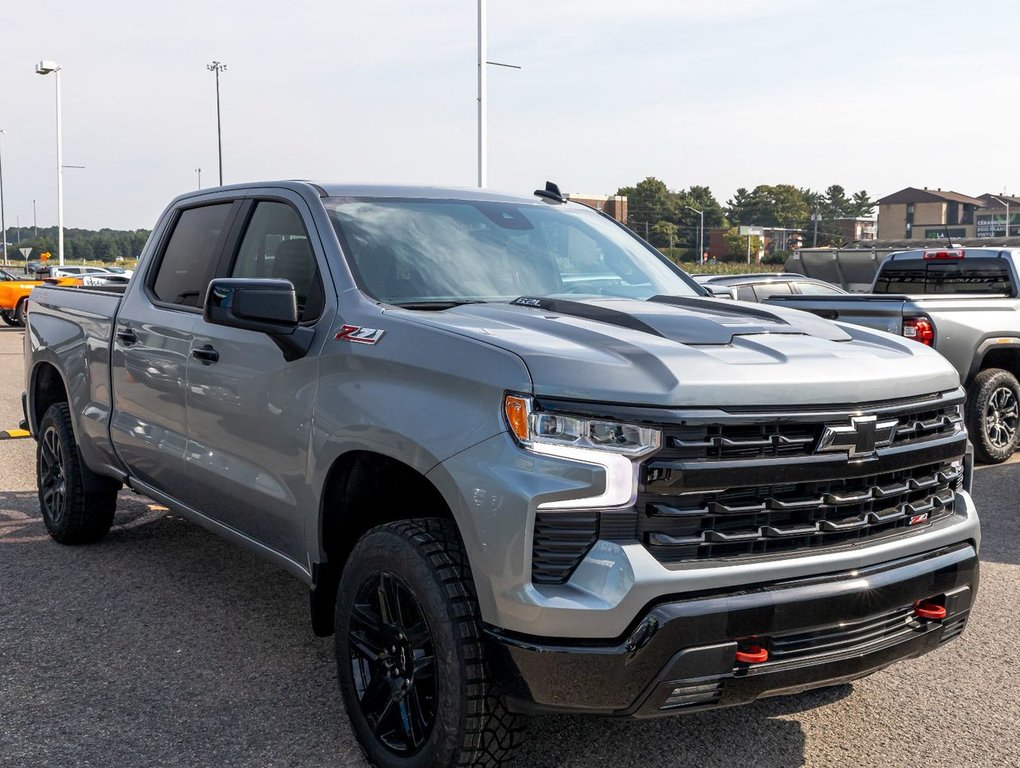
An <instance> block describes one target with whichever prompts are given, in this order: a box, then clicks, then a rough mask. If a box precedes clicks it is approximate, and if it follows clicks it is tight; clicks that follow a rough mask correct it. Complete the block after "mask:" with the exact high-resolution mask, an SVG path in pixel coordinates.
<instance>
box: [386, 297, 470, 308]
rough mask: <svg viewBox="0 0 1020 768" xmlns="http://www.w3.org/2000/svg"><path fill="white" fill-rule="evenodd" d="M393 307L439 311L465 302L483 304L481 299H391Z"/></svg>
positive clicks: (460, 305)
mask: <svg viewBox="0 0 1020 768" xmlns="http://www.w3.org/2000/svg"><path fill="white" fill-rule="evenodd" d="M389 303H390V304H392V305H393V306H394V307H400V308H401V309H425V310H435V311H440V310H444V309H450V308H452V307H463V306H465V305H466V304H485V303H486V302H485V301H483V300H481V299H436V300H434V301H392V302H389Z"/></svg>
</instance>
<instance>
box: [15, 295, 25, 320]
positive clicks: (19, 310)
mask: <svg viewBox="0 0 1020 768" xmlns="http://www.w3.org/2000/svg"><path fill="white" fill-rule="evenodd" d="M27 302H28V299H22V300H21V301H19V302H18V306H16V307H15V308H14V321H15V322H16V323H17V324H18V325H20V326H25V325H27V324H28V312H27V310H26V309H25V307H26V306H27Z"/></svg>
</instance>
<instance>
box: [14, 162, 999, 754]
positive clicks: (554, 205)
mask: <svg viewBox="0 0 1020 768" xmlns="http://www.w3.org/2000/svg"><path fill="white" fill-rule="evenodd" d="M121 291H122V294H121ZM25 344H26V356H27V359H26V366H25V368H26V376H27V378H26V382H25V388H26V393H25V411H26V418H27V420H28V423H29V425H30V428H31V431H32V434H33V436H34V437H35V438H36V440H37V441H38V445H37V453H36V457H37V466H38V483H39V500H40V505H41V508H42V515H43V519H44V521H45V523H46V526H47V529H48V530H49V532H50V534H51V535H52V536H53V538H54V539H56V540H57V541H59V542H62V543H65V544H84V543H88V542H92V541H96V540H98V539H100V538H101V537H102V536H104V535H105V534H106V532H107V531H108V529H109V527H110V525H111V521H112V519H113V516H114V514H115V506H116V499H117V492H118V489H120V488H121V486H122V485H127V486H129V487H130V488H132V489H134V490H136V491H138V492H140V493H142V494H145V495H147V496H149V497H151V498H153V499H155V500H157V501H159V502H160V503H162V504H164V505H166V506H167V507H169V508H170V509H171V510H173V511H174V512H175V513H176V514H178V515H181V516H183V517H186V518H187V519H189V520H192V521H195V522H196V523H198V524H200V525H203V526H206V527H208V528H209V529H210V530H212V531H215V532H216V533H218V534H220V535H222V536H225V537H227V538H228V539H230V540H232V541H234V542H237V543H239V544H241V545H244V546H246V547H249V548H251V549H252V550H254V551H255V552H258V553H259V554H261V555H263V556H265V557H267V558H269V559H270V560H271V561H273V562H275V563H276V564H278V565H279V566H280V567H282V568H285V569H286V570H288V571H289V572H290V573H292V574H294V575H295V576H296V577H297V578H299V579H301V580H303V581H304V582H305V583H307V584H308V585H309V588H310V595H311V601H310V602H311V616H312V627H313V629H314V630H315V631H316V632H317V633H320V634H323V635H327V634H335V636H336V659H337V674H338V678H339V683H340V693H341V696H342V698H343V701H344V703H345V705H346V708H347V712H348V715H349V716H350V720H351V725H352V728H353V730H354V733H355V735H356V737H357V739H358V741H359V743H360V744H361V745H362V747H363V748H364V750H365V752H366V754H367V755H368V756H369V759H370V761H371V762H372V763H373V764H375V765H378V766H386V767H387V768H391V767H392V768H396V767H397V766H401V767H404V768H406V766H410V765H414V766H422V767H425V766H451V765H457V766H466V765H489V766H491V765H498V764H501V763H503V762H504V761H505V760H507V759H508V758H509V756H510V754H511V753H512V751H513V749H514V747H515V745H516V743H517V741H518V737H519V734H520V731H521V724H522V720H521V718H522V716H523V715H528V714H541V713H549V712H575V713H589V714H596V715H611V716H618V717H649V716H657V715H663V714H670V713H682V712H690V711H698V710H703V709H710V708H713V707H721V706H730V705H734V704H740V703H744V702H748V701H752V700H754V699H756V698H758V697H761V696H770V695H777V694H785V693H792V692H796V691H801V690H806V689H809V688H814V687H818V686H825V685H831V684H834V683H838V682H844V681H847V680H851V679H855V678H858V677H861V676H864V675H867V674H870V673H871V672H874V671H876V670H878V669H881V668H883V667H885V666H887V665H889V664H891V663H894V662H896V661H898V660H900V659H905V658H910V657H914V656H919V655H921V654H924V653H927V652H928V651H931V650H933V649H935V648H937V647H938V646H939V645H941V644H942V643H945V642H948V641H950V640H952V639H953V638H955V637H957V636H958V635H959V634H960V633H961V632H962V631H963V629H964V626H965V624H966V622H967V619H968V616H969V615H970V609H971V606H972V604H973V601H974V598H975V595H976V591H977V584H978V560H977V555H978V547H979V539H980V528H979V524H978V519H977V513H976V511H975V509H974V505H973V502H972V500H971V496H970V493H969V488H970V481H971V474H972V472H971V469H972V467H971V458H970V456H969V454H968V448H967V445H968V443H967V436H966V433H965V430H964V427H963V419H962V415H961V410H960V409H961V404H962V402H963V392H962V390H961V389H960V386H959V377H958V375H957V374H956V372H955V371H954V370H953V369H952V367H951V366H950V365H949V364H948V363H947V362H946V361H945V359H944V358H942V357H941V356H940V355H938V354H937V353H935V352H934V351H933V350H931V349H929V348H927V347H925V346H923V345H921V344H916V343H914V342H912V341H908V340H905V339H902V338H899V337H896V336H890V335H887V334H881V333H877V332H875V331H871V330H869V329H865V328H859V327H856V326H849V325H847V326H842V327H841V326H837V325H836V324H833V323H829V322H827V321H824V320H820V319H818V318H815V317H812V316H811V315H809V314H806V313H803V312H793V311H787V310H784V309H781V308H777V307H760V306H757V305H755V306H751V305H746V304H741V303H739V302H733V301H726V300H716V299H712V298H709V297H706V296H705V294H704V291H703V289H702V288H700V287H699V286H698V285H697V284H696V283H694V281H692V280H691V279H690V278H689V277H687V276H686V275H685V274H684V273H683V272H682V271H681V270H679V269H678V268H677V267H676V266H675V265H673V264H672V263H671V262H669V261H668V260H666V259H665V258H663V257H662V256H661V254H659V253H657V252H656V251H655V250H653V249H652V248H650V247H649V246H648V245H647V244H645V243H644V242H643V241H642V240H640V239H639V238H637V237H635V236H634V235H633V233H631V232H630V231H629V230H627V229H626V228H624V227H622V226H620V225H619V224H617V223H616V222H615V221H613V220H612V219H611V218H609V217H607V216H605V215H603V214H601V213H599V212H598V211H595V210H593V209H590V208H587V207H585V206H581V205H578V204H576V203H569V202H567V201H566V200H564V199H563V197H562V196H561V195H560V194H559V191H558V190H557V189H556V187H555V185H547V187H546V189H543V190H538V191H536V193H535V194H534V195H533V196H514V195H505V194H498V193H494V192H489V191H463V190H450V189H431V188H410V187H356V186H343V185H317V184H311V183H305V182H266V183H262V184H250V185H239V186H232V187H222V188H216V189H210V190H203V191H201V192H197V193H192V194H189V195H185V196H182V197H180V198H178V199H177V200H175V201H173V203H172V204H171V205H170V206H169V208H167V210H166V211H165V212H164V214H163V215H162V217H161V218H160V220H159V221H158V222H157V224H156V226H155V228H154V229H153V233H152V235H151V237H150V239H149V241H148V243H147V244H146V246H145V248H144V250H143V253H142V256H141V260H140V262H139V266H138V269H137V271H136V274H135V275H134V276H133V278H132V279H131V281H130V282H129V283H128V285H127V286H126V287H124V288H116V287H105V288H97V289H92V288H86V287H81V288H76V289H70V288H59V287H50V286H41V287H39V288H36V289H35V291H34V292H33V293H32V297H31V301H30V303H29V312H28V330H27V332H26V334H25ZM213 573H215V570H212V571H210V574H213ZM83 588H85V587H83ZM209 588H210V589H216V588H217V585H215V584H210V585H209ZM945 658H946V657H942V659H943V661H941V662H940V660H939V657H934V658H933V659H932V661H931V663H933V664H937V663H945V661H944V659H945Z"/></svg>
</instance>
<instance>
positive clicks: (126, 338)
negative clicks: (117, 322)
mask: <svg viewBox="0 0 1020 768" xmlns="http://www.w3.org/2000/svg"><path fill="white" fill-rule="evenodd" d="M117 339H118V340H119V341H120V343H121V344H124V345H125V346H131V345H132V344H137V343H138V335H137V334H136V333H135V332H134V331H132V330H131V329H130V328H120V329H119V330H118V331H117Z"/></svg>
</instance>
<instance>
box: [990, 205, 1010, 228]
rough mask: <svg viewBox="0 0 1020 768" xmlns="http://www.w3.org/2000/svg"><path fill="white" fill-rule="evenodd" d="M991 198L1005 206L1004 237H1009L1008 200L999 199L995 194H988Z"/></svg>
mask: <svg viewBox="0 0 1020 768" xmlns="http://www.w3.org/2000/svg"><path fill="white" fill-rule="evenodd" d="M989 197H991V198H992V200H995V201H996V202H997V203H999V204H1000V205H1004V206H1006V237H1009V200H1000V199H999V198H998V197H996V196H995V195H989Z"/></svg>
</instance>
